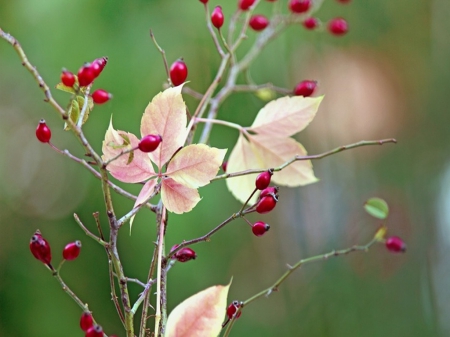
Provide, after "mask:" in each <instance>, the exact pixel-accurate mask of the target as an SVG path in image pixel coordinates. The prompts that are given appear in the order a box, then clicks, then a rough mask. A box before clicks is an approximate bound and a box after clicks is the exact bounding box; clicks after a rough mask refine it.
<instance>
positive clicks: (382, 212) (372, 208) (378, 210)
mask: <svg viewBox="0 0 450 337" xmlns="http://www.w3.org/2000/svg"><path fill="white" fill-rule="evenodd" d="M364 209H365V210H366V212H367V213H369V214H370V215H371V216H373V217H375V218H378V219H386V218H387V216H388V215H389V206H388V204H387V203H386V201H384V200H383V199H380V198H370V199H369V200H367V201H366V203H365V204H364Z"/></svg>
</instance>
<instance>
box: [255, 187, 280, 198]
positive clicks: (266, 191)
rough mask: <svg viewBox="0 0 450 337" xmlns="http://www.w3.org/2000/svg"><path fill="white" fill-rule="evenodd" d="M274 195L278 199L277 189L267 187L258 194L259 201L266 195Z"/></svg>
mask: <svg viewBox="0 0 450 337" xmlns="http://www.w3.org/2000/svg"><path fill="white" fill-rule="evenodd" d="M269 194H272V195H275V196H276V197H278V187H277V186H270V187H267V188H265V189H263V190H262V191H261V193H260V194H259V200H261V198H262V197H265V196H266V195H269Z"/></svg>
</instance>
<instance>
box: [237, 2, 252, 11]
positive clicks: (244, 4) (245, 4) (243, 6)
mask: <svg viewBox="0 0 450 337" xmlns="http://www.w3.org/2000/svg"><path fill="white" fill-rule="evenodd" d="M254 3H255V0H239V3H238V7H239V9H240V10H243V11H246V10H248V9H249V8H250V7H251V6H253V4H254Z"/></svg>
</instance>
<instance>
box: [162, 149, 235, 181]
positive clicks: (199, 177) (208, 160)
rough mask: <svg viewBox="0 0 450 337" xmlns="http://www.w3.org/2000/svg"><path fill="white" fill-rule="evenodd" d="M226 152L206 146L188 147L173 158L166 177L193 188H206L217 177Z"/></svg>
mask: <svg viewBox="0 0 450 337" xmlns="http://www.w3.org/2000/svg"><path fill="white" fill-rule="evenodd" d="M226 152H227V151H226V150H220V149H216V148H214V147H209V146H207V145H204V144H194V145H189V146H186V147H184V148H182V149H181V150H180V151H178V152H177V154H176V155H175V156H174V157H173V158H172V160H171V161H170V163H169V166H168V168H167V172H166V175H168V176H170V177H171V178H172V179H173V180H175V181H177V182H178V183H180V184H183V185H185V186H188V187H191V188H198V187H200V186H205V185H206V184H209V181H210V180H211V179H212V178H214V177H215V176H216V174H217V172H218V171H219V168H220V165H222V162H223V158H224V157H225V153H226Z"/></svg>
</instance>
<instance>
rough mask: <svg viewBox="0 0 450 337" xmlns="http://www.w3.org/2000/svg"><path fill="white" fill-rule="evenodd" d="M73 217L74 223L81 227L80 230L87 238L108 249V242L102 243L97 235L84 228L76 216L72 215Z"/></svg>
mask: <svg viewBox="0 0 450 337" xmlns="http://www.w3.org/2000/svg"><path fill="white" fill-rule="evenodd" d="M73 217H74V219H75V221H76V223H77V224H78V225H79V226H80V227H81V229H82V230H83V231H84V232H85V233H86V235H87V236H89V237H90V238H91V239H93V240H94V241H97V242H98V243H99V244H101V245H102V246H103V247H108V246H109V243H108V242H106V241H103V240H102V239H101V238H99V237H98V236H97V235H95V234H93V233H92V232H91V231H89V229H87V228H86V226H85V225H84V224H83V223H82V222H81V220H80V218H79V216H78V214H76V213H73Z"/></svg>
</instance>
